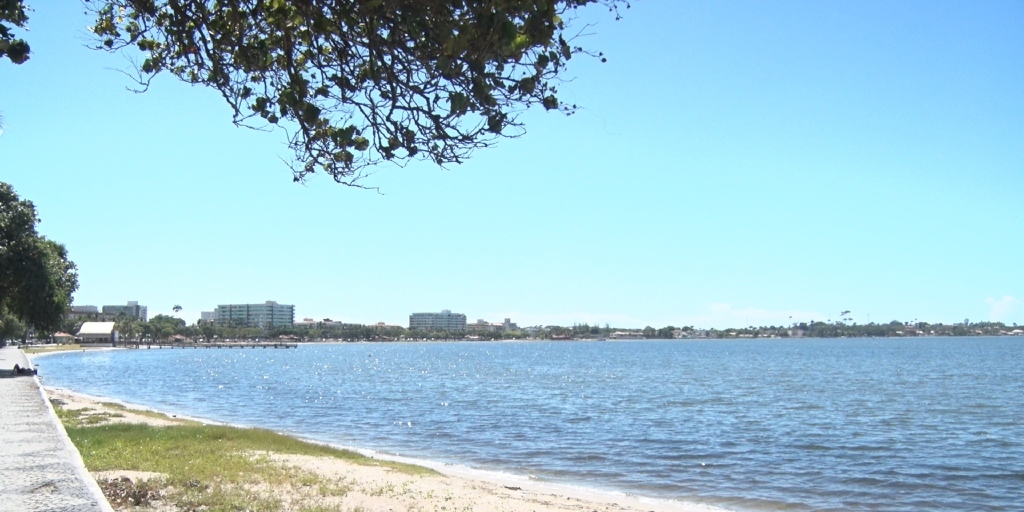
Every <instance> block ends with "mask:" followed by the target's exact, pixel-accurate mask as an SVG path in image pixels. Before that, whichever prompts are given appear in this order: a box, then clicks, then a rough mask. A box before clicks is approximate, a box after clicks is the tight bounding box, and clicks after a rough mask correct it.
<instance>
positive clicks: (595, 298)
mask: <svg viewBox="0 0 1024 512" xmlns="http://www.w3.org/2000/svg"><path fill="white" fill-rule="evenodd" d="M32 8H33V11H32V13H31V32H26V33H25V34H24V35H25V37H27V38H29V39H30V43H31V45H32V58H31V60H29V61H28V62H26V63H25V64H23V65H20V66H14V65H12V64H10V63H9V62H6V61H4V62H0V76H2V78H0V113H2V115H3V117H4V122H5V125H4V132H3V134H2V135H0V162H2V171H0V180H3V181H5V182H8V183H10V184H11V185H12V186H13V187H14V189H15V191H16V192H17V193H18V194H19V195H20V196H21V197H22V198H24V199H28V200H30V201H32V202H33V203H34V204H35V206H36V208H37V211H38V214H39V216H40V218H41V223H40V224H39V226H38V229H39V232H40V233H41V234H42V235H45V236H47V237H49V238H51V239H53V240H56V241H58V242H60V243H63V244H65V245H66V247H67V250H68V255H69V257H70V259H71V260H73V261H74V262H75V263H76V264H77V266H78V273H79V283H80V288H79V290H78V292H77V293H76V294H75V303H77V304H98V305H102V304H123V303H124V301H125V299H126V298H131V299H132V300H137V301H139V303H140V304H145V305H147V306H148V308H149V310H148V315H149V316H150V317H153V316H156V315H157V314H173V313H174V312H173V311H172V308H173V307H174V305H176V304H180V305H181V306H182V308H183V310H182V311H181V312H180V313H178V314H177V316H179V317H180V318H184V319H187V320H188V321H189V322H191V321H194V320H195V319H198V318H199V317H200V313H201V312H202V311H209V310H210V309H211V308H213V307H215V306H216V305H217V304H222V303H259V302H262V301H265V300H268V299H273V300H276V301H278V302H280V303H282V304H294V305H295V306H296V309H295V314H296V316H297V317H300V318H301V317H312V318H325V317H329V318H332V319H336V320H343V321H352V322H357V323H376V322H381V321H382V322H385V323H387V324H398V325H404V324H406V323H407V321H408V315H409V314H410V313H411V312H415V311H440V310H441V309H443V308H450V309H452V310H453V311H460V312H464V313H465V314H466V315H467V316H468V317H469V318H470V319H471V320H473V319H477V318H483V319H487V320H488V321H491V322H495V321H501V320H502V319H504V318H506V317H509V318H513V319H515V321H516V322H518V323H519V325H521V326H529V325H538V324H539V325H550V324H554V325H572V324H573V323H588V324H591V325H594V324H597V325H602V326H603V325H604V324H610V325H613V326H616V327H622V328H642V327H645V326H647V325H651V326H655V327H661V326H667V325H675V326H685V325H693V326H697V327H702V328H710V327H737V326H745V325H786V324H788V323H791V322H794V321H809V320H812V319H813V320H828V319H830V318H831V319H832V320H836V319H838V318H839V314H840V313H841V312H842V311H846V310H850V311H852V319H853V320H855V321H857V322H859V323H867V322H868V321H872V322H889V321H891V320H894V319H896V320H900V321H912V320H914V319H919V320H924V321H929V322H943V323H952V322H962V321H963V319H964V318H969V319H971V320H972V321H981V320H985V321H988V320H997V321H1003V322H1006V323H1007V324H1012V323H1018V324H1024V304H1022V301H1024V272H1021V263H1020V260H1021V255H1022V254H1024V208H1021V200H1020V196H1021V191H1022V190H1024V172H1022V169H1024V143H1022V134H1024V95H1022V94H1021V84H1022V83H1024V66H1021V64H1020V63H1021V62H1024V31H1022V30H1020V27H1021V26H1024V3H1022V2H1019V1H1013V0H994V1H990V2H983V3H967V2H926V1H921V0H911V1H906V2H883V1H872V0H867V1H857V2H853V1H836V2H827V3H821V2H810V1H795V0H794V1H787V0H782V1H779V2H772V3H750V2H736V1H729V0H726V1H720V2H709V1H687V0H680V1H678V2H636V3H634V4H633V5H632V8H631V9H629V10H624V11H623V12H622V14H623V19H622V20H621V21H613V16H612V15H610V14H609V13H608V12H607V11H606V10H604V9H601V8H600V7H599V6H592V8H586V9H581V10H580V16H581V19H579V20H577V21H576V23H578V25H577V26H580V27H582V26H583V25H584V24H587V23H592V24H593V26H592V27H591V28H589V29H588V30H587V32H588V33H592V35H587V36H585V37H586V45H585V46H587V47H588V48H594V49H596V50H599V51H602V52H603V53H604V55H605V56H606V57H607V59H608V62H607V63H603V64H602V63H601V62H599V59H588V58H583V57H582V56H581V57H579V58H574V59H572V61H571V62H570V63H569V75H571V76H573V77H575V79H574V80H572V81H569V82H567V83H565V84H564V85H562V86H561V87H560V88H559V95H560V97H561V98H562V99H563V100H564V101H569V102H572V103H576V104H578V105H580V106H581V110H580V111H579V112H578V113H577V114H576V115H574V116H572V117H568V118H567V117H564V116H562V115H559V114H555V113H553V112H545V111H544V110H543V109H537V110H533V111H530V112H527V113H525V114H523V115H522V117H521V118H520V120H521V121H523V122H524V124H525V126H526V129H527V132H526V133H525V134H524V135H523V136H522V137H520V138H517V139H510V140H501V141H499V142H498V144H497V145H496V146H495V147H493V148H489V149H484V150H480V151H476V152H475V153H474V154H473V155H472V157H471V158H469V159H468V160H467V161H466V162H465V163H463V164H462V165H453V166H451V167H450V168H449V169H447V170H441V169H438V168H437V167H435V166H433V165H431V164H429V163H425V162H417V163H413V164H410V165H409V166H407V167H405V168H397V167H388V166H383V167H380V168H378V169H375V171H376V174H373V175H372V176H370V177H369V178H367V179H366V180H365V181H364V182H362V184H364V185H367V186H373V187H379V191H380V192H379V193H378V192H376V191H372V190H370V191H366V190H356V189H348V188H344V187H340V186H338V185H336V184H334V183H333V182H331V180H329V179H327V178H325V177H323V176H319V177H314V178H312V179H311V180H309V181H308V182H307V183H304V184H293V183H292V182H291V177H292V174H291V171H290V170H289V169H288V168H287V167H286V166H285V165H284V164H283V163H282V162H281V160H280V157H281V156H287V155H288V154H289V152H288V149H287V147H286V146H285V140H286V139H285V135H284V134H283V133H281V132H280V131H277V132H269V133H267V132H259V131H252V130H245V129H238V128H235V127H234V126H232V125H231V115H230V111H229V109H228V107H227V106H226V105H225V104H224V101H223V99H222V98H221V97H219V96H218V95H217V94H216V93H214V92H213V91H209V90H205V89H202V88H198V87H193V86H189V85H187V84H183V83H180V82H178V81H176V80H175V79H173V78H171V77H169V76H165V75H161V76H158V77H157V78H156V80H154V81H153V83H152V86H151V87H150V89H149V91H148V92H146V93H145V94H132V93H130V92H127V91H125V86H126V85H129V84H130V82H129V80H128V79H127V78H126V77H124V76H123V75H122V74H121V73H119V72H118V71H117V69H123V68H125V67H127V66H128V64H127V63H126V62H125V61H124V59H123V58H120V57H117V56H111V55H107V54H104V53H102V52H95V51H91V50H89V49H87V48H85V47H84V45H83V40H84V39H85V37H87V33H86V31H85V29H84V27H86V26H88V25H89V22H90V19H89V17H88V16H85V15H83V13H82V9H79V8H77V7H75V5H72V4H66V3H63V2H35V3H34V4H33V5H32ZM569 75H567V76H569Z"/></svg>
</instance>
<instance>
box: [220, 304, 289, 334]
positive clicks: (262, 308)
mask: <svg viewBox="0 0 1024 512" xmlns="http://www.w3.org/2000/svg"><path fill="white" fill-rule="evenodd" d="M214 313H215V314H216V322H217V325H238V326H245V327H263V328H273V327H285V326H291V325H292V324H294V323H295V306H293V305H290V304H278V303H276V302H274V301H272V300H268V301H267V302H264V303H263V304H220V305H218V306H217V310H216V311H215V312H214Z"/></svg>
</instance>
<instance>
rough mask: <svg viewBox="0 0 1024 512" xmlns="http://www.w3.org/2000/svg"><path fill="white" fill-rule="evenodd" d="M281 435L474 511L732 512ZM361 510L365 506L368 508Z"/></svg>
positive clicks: (90, 402) (64, 391)
mask: <svg viewBox="0 0 1024 512" xmlns="http://www.w3.org/2000/svg"><path fill="white" fill-rule="evenodd" d="M107 350H110V349H107ZM38 355H46V354H35V356H38ZM42 390H43V391H44V393H45V394H46V395H47V398H55V397H56V398H58V399H65V398H68V397H70V398H73V399H75V400H76V401H80V402H82V403H84V404H85V405H86V406H93V407H96V406H99V407H102V404H116V405H118V406H121V407H124V408H125V409H127V410H128V411H142V412H148V413H155V414H160V415H164V416H166V417H168V418H170V419H171V420H172V421H181V422H194V423H199V424H203V425H211V426H227V427H233V428H240V429H253V428H261V427H257V426H253V425H241V424H231V423H225V422H220V421H216V420H212V419H209V418H200V417H193V416H188V415H180V414H176V413H173V412H170V411H164V410H160V409H155V408H152V407H148V406H145V405H141V404H134V403H130V402H125V401H123V400H120V399H117V398H113V397H104V396H96V395H89V394H87V393H81V392H78V391H75V390H72V389H68V388H61V387H56V386H49V385H47V386H43V387H42ZM277 433H278V434H282V435H286V436H288V437H291V438H294V439H297V440H300V441H302V442H306V443H310V444H315V445H320V446H325V447H330V448H337V449H342V450H349V451H353V452H356V453H358V454H360V455H363V456H365V457H368V458H371V459H377V460H381V461H388V462H397V463H403V464H410V465H414V466H421V467H425V468H428V469H431V470H434V471H436V472H438V473H440V474H441V475H442V476H443V477H444V479H445V480H448V481H449V482H440V483H441V485H439V486H438V488H437V489H434V491H437V492H433V491H430V494H438V495H440V493H441V492H450V490H451V487H453V485H452V484H453V483H454V484H455V485H454V486H455V487H463V488H465V489H469V491H468V492H470V493H475V494H474V495H473V496H471V497H470V498H471V499H474V500H476V501H487V500H488V499H489V500H491V501H494V503H492V504H491V506H485V507H483V508H474V509H473V510H504V509H505V507H506V506H509V507H512V508H511V510H517V509H518V508H517V507H516V505H517V504H519V505H523V506H526V503H523V500H527V501H530V502H531V503H530V505H529V506H530V507H532V509H534V510H552V511H556V510H557V511H560V510H586V511H591V510H601V511H609V512H612V511H623V512H632V511H636V512H640V511H645V512H728V510H727V509H724V508H720V507H716V506H713V505H707V504H704V503H697V502H684V501H677V500H671V499H663V498H653V497H647V496H641V495H637V494H632V493H626V492H621V491H613V490H605V489H599V488H592V487H584V486H580V485H574V484H572V483H565V482H547V481H541V480H536V479H533V478H531V476H530V475H516V474H511V473H505V472H501V471H493V470H486V469H478V468H472V467H469V466H465V465H458V464H450V463H445V462H439V461H433V460H427V459H418V458H414V457H405V456H401V455H393V454H389V453H386V452H380V451H377V450H373V449H367V448H361V447H356V446H344V445H338V444H333V443H325V442H323V441H319V440H315V439H310V438H305V437H302V436H297V435H294V434H290V433H282V432H277ZM335 464H337V463H335ZM94 476H95V475H94ZM377 477H379V475H373V476H364V479H365V480H373V481H376V480H375V479H376V478H377ZM515 494H518V495H519V496H516V495H515ZM538 499H539V500H540V501H539V503H540V504H543V505H550V506H551V508H541V509H537V508H536V506H537V504H538V502H537V500H538ZM561 504H564V505H565V506H561ZM362 506H364V507H365V505H362ZM390 509H391V507H383V506H382V507H381V508H379V509H378V508H374V507H373V506H372V505H371V506H370V508H366V510H382V511H383V510H390Z"/></svg>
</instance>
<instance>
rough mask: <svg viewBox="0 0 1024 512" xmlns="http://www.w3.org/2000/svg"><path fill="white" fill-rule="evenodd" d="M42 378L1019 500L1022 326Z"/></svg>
mask: <svg viewBox="0 0 1024 512" xmlns="http://www.w3.org/2000/svg"><path fill="white" fill-rule="evenodd" d="M37 362H38V363H39V365H40V367H41V375H43V376H44V381H45V383H46V384H48V385H56V386H62V387H67V388H70V389H73V390H77V391H80V392H83V393H88V394H95V395H102V396H109V397H114V398H118V399H121V400H124V401H127V402H133V403H138V404H143V405H147V406H151V407H154V408H158V409H163V410H170V411H175V412H180V413H182V414H188V415H193V416H200V417H206V418H211V419H215V420H220V421H225V422H231V423H240V424H246V425H255V426H261V427H266V428H271V429H275V430H279V431H284V432H289V433H293V434H296V435H300V436H304V437H309V438H314V439H318V440H322V441H327V442H332V443H339V444H345V445H350V446H361V447H366V448H373V449H377V450H381V451H386V452H390V453H400V454H401V455H405V456H411V457H419V458H425V459H433V460H440V461H445V462H452V463H459V464H466V465H470V466H473V467H478V468H484V469H491V470H500V471H506V472H510V473H516V474H529V475H535V476H537V477H539V478H541V479H546V480H551V481H561V482H572V483H576V484H581V485H585V486H590V487H597V488H603V489H615V490H621V491H626V492H632V493H637V494H641V495H648V496H656V497H664V498H672V499H679V500H684V501H702V502H706V503H709V504H715V505H718V506H722V507H725V508H730V509H735V510H1024V338H940V339H891V340H889V339H879V340H874V339H846V340H758V341H685V342H679V341H675V342H671V341H631V342H592V343H564V342H563V343H535V342H524V343H446V344H445V343H386V344H385V343H378V344H362V343H360V344H344V345H303V346H300V347H299V348H298V349H294V350H253V349H248V350H237V349H197V350H131V351H114V352H89V353H68V354H59V355H53V356H47V357H45V358H42V359H39V360H37Z"/></svg>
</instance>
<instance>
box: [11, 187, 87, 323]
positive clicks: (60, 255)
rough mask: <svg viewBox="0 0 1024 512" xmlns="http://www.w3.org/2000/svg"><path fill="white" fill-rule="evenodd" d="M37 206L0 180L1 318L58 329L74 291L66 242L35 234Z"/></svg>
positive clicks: (74, 285) (75, 278)
mask: <svg viewBox="0 0 1024 512" xmlns="http://www.w3.org/2000/svg"><path fill="white" fill-rule="evenodd" d="M38 222H39V218H38V217H37V216H36V209H35V206H34V205H33V204H32V202H31V201H27V200H23V199H21V198H19V197H18V194H16V193H15V192H14V188H13V187H11V186H10V185H9V184H7V183H3V182H0V317H4V316H11V317H13V318H15V319H18V320H20V321H22V322H24V323H25V324H27V325H29V326H31V327H34V328H36V329H37V330H39V331H43V332H53V331H56V330H58V329H60V326H61V322H62V321H63V318H64V314H65V313H66V312H67V310H68V308H69V307H70V306H71V295H72V293H74V291H75V290H76V289H78V275H77V274H76V273H75V264H74V263H72V262H71V261H70V260H68V258H67V251H66V250H65V249H64V246H63V245H61V244H58V243H56V242H54V241H52V240H47V239H46V238H45V237H43V236H40V235H39V234H38V233H37V232H36V223H38Z"/></svg>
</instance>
